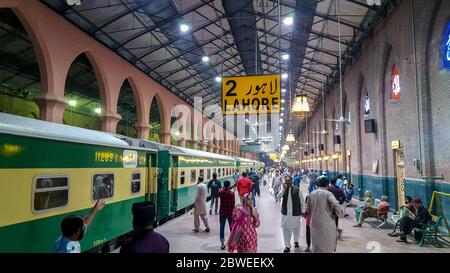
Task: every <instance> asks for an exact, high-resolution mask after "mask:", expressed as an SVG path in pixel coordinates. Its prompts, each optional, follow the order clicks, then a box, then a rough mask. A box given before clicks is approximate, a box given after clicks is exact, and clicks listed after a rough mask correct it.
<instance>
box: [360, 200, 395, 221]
mask: <svg viewBox="0 0 450 273" xmlns="http://www.w3.org/2000/svg"><path fill="white" fill-rule="evenodd" d="M389 206H390V205H389V202H388V197H387V196H386V195H383V196H381V202H380V204H378V206H367V207H366V208H365V209H363V210H361V213H360V214H359V219H358V224H356V225H354V227H361V226H362V223H363V221H364V219H366V218H369V217H377V218H381V217H383V215H385V214H387V212H388V211H389Z"/></svg>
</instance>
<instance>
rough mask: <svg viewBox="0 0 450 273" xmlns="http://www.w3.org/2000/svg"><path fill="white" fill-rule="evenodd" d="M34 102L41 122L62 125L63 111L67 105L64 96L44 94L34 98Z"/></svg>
mask: <svg viewBox="0 0 450 273" xmlns="http://www.w3.org/2000/svg"><path fill="white" fill-rule="evenodd" d="M35 101H36V103H37V104H38V105H39V111H40V113H41V116H40V119H41V120H45V121H50V122H55V123H62V121H63V114H64V109H65V108H66V105H67V104H68V101H67V99H66V98H65V97H64V96H58V95H54V94H45V95H43V96H39V97H37V98H35Z"/></svg>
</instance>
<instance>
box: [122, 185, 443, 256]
mask: <svg viewBox="0 0 450 273" xmlns="http://www.w3.org/2000/svg"><path fill="white" fill-rule="evenodd" d="M300 187H301V189H302V192H303V194H304V196H306V193H307V184H304V183H302V184H301V186H300ZM268 189H269V188H268V186H261V197H260V198H258V197H257V199H256V206H257V210H258V212H259V214H260V221H261V226H260V227H259V228H258V229H257V234H258V253H283V250H284V244H283V235H282V231H281V227H280V221H281V213H280V206H281V203H280V202H278V203H276V202H275V200H274V198H273V196H272V195H271V194H270V193H269V191H268ZM237 202H239V198H238V196H237V195H236V204H237ZM358 203H359V201H357V200H355V201H354V202H353V204H354V205H353V207H348V208H347V213H348V214H349V216H347V217H344V218H340V219H339V227H340V228H342V229H343V233H342V237H341V240H339V241H338V244H337V249H336V252H338V253H376V252H380V253H450V248H438V247H434V246H432V245H425V246H423V247H419V245H418V244H416V243H415V242H414V240H412V239H410V240H409V243H408V244H404V243H399V242H396V240H397V239H398V238H396V237H389V236H388V235H387V234H388V233H389V232H391V231H392V229H393V225H390V224H387V225H386V226H385V227H381V228H377V227H376V225H377V224H379V222H376V220H375V219H373V218H372V219H371V218H369V219H366V221H365V222H364V223H363V226H362V227H361V228H354V227H353V225H355V224H356V222H355V221H354V206H355V204H358ZM208 208H209V202H208ZM208 220H209V225H210V227H211V231H210V232H209V233H206V232H204V231H203V229H204V226H203V223H202V224H201V232H198V233H194V232H193V231H192V229H193V223H194V217H193V215H191V214H190V213H186V214H184V215H181V216H179V217H177V218H175V219H173V220H170V221H169V222H166V223H165V224H163V225H161V226H159V227H157V228H156V229H155V230H156V231H158V232H160V233H161V234H163V235H164V236H165V237H166V238H167V239H168V241H169V243H170V252H171V253H227V251H226V250H221V249H220V241H219V215H214V211H213V215H208ZM305 224H306V220H305V219H304V218H302V222H301V230H300V248H299V249H295V248H293V247H292V248H291V253H305V252H304V250H305V248H306V238H305V236H306V227H305ZM397 231H398V230H397ZM228 234H229V230H228V228H227V227H226V228H225V237H227V236H228ZM292 246H293V242H292ZM119 250H120V249H116V250H115V251H114V252H119Z"/></svg>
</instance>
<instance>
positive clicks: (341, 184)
mask: <svg viewBox="0 0 450 273" xmlns="http://www.w3.org/2000/svg"><path fill="white" fill-rule="evenodd" d="M342 178H343V175H342V174H340V175H338V176H337V179H336V186H337V187H339V188H340V189H341V190H343V188H342V187H343V185H344V181H343V180H342Z"/></svg>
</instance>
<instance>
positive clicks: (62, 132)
mask: <svg viewBox="0 0 450 273" xmlns="http://www.w3.org/2000/svg"><path fill="white" fill-rule="evenodd" d="M0 133H2V134H11V135H20V136H26V137H35V138H44V139H53V140H59V141H67V142H77V143H85V144H94V145H101V146H114V147H121V148H130V145H129V144H128V143H127V142H126V141H124V140H122V139H119V138H118V137H116V136H114V135H113V134H109V133H105V132H100V131H94V130H89V129H84V128H79V127H74V126H69V125H64V124H58V123H53V122H47V121H43V120H37V119H32V118H26V117H21V116H16V115H10V114H6V113H0Z"/></svg>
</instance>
